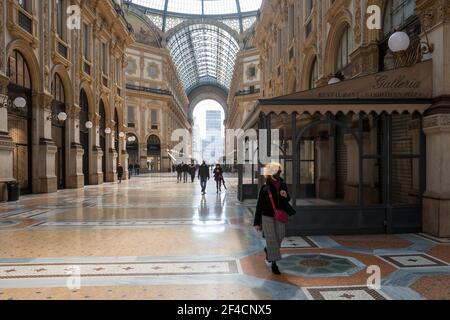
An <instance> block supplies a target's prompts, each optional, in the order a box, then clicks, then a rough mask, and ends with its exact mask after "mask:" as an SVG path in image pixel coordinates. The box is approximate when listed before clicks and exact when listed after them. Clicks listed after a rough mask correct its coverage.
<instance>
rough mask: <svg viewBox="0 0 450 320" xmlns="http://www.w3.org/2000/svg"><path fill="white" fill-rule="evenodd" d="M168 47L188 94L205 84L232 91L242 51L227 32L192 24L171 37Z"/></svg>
mask: <svg viewBox="0 0 450 320" xmlns="http://www.w3.org/2000/svg"><path fill="white" fill-rule="evenodd" d="M167 47H168V49H169V50H170V53H171V56H172V59H173V61H174V63H175V66H176V67H177V70H178V73H179V75H180V78H181V80H182V81H183V84H184V88H185V90H186V92H187V93H188V94H189V93H190V92H191V91H192V90H193V89H195V88H196V87H198V86H200V85H204V84H211V85H217V86H219V87H221V88H222V89H224V90H225V91H228V89H229V87H230V84H231V78H232V76H233V69H234V64H235V61H236V56H237V54H238V52H239V50H240V48H239V44H238V43H237V41H236V40H235V39H234V37H233V36H232V35H231V34H230V33H228V32H227V31H226V30H224V29H222V28H220V27H218V26H216V25H211V24H191V25H188V26H186V27H184V28H183V29H181V30H179V31H178V32H177V33H175V34H174V35H173V36H172V37H170V38H169V39H168V41H167Z"/></svg>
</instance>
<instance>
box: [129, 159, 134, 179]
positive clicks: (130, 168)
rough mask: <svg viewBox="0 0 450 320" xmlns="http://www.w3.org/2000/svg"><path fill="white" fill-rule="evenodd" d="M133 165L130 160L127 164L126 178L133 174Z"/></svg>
mask: <svg viewBox="0 0 450 320" xmlns="http://www.w3.org/2000/svg"><path fill="white" fill-rule="evenodd" d="M133 170H134V165H133V163H131V162H130V164H129V165H128V179H131V176H132V175H133Z"/></svg>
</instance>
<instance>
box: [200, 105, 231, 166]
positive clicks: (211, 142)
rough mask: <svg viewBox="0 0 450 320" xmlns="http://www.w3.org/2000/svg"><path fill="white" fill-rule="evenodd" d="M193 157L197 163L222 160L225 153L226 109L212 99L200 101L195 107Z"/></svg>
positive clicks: (211, 162)
mask: <svg viewBox="0 0 450 320" xmlns="http://www.w3.org/2000/svg"><path fill="white" fill-rule="evenodd" d="M192 114H193V123H194V128H193V140H192V158H193V160H195V162H197V163H202V161H206V163H207V164H215V163H218V162H221V161H222V160H223V157H224V155H225V127H224V119H225V111H224V109H223V107H222V105H221V104H220V103H219V102H218V101H216V100H211V99H206V100H202V101H200V102H199V103H198V104H197V105H195V107H194V109H193V113H192Z"/></svg>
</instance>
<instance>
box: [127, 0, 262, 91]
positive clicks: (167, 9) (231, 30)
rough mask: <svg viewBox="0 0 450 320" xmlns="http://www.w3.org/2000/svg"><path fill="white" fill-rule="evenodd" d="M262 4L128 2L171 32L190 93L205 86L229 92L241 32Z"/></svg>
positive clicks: (235, 0) (238, 0)
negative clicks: (213, 86) (212, 86)
mask: <svg viewBox="0 0 450 320" xmlns="http://www.w3.org/2000/svg"><path fill="white" fill-rule="evenodd" d="M258 2H259V0H256V1H255V0H214V1H212V0H126V1H125V4H126V5H127V4H128V5H129V4H132V5H133V6H134V7H136V8H138V9H139V10H140V11H141V12H143V13H144V14H145V15H147V16H149V17H150V16H152V17H153V20H152V21H153V22H154V23H155V25H157V27H159V28H160V29H161V31H162V32H163V33H165V34H166V36H167V37H168V39H167V48H168V50H169V51H170V53H171V56H172V59H173V62H174V64H175V66H176V68H177V71H178V74H179V77H180V79H181V81H182V82H183V85H184V89H185V91H186V93H187V94H188V95H189V93H190V92H192V91H193V90H194V89H196V88H198V87H199V86H202V85H215V86H217V87H219V88H221V89H222V90H224V91H225V92H228V90H229V88H230V86H231V80H232V76H233V71H234V66H235V62H236V58H237V54H238V52H239V51H240V45H239V42H240V41H241V39H239V37H240V36H239V34H243V33H244V32H245V31H246V30H247V28H248V27H249V26H250V24H252V23H253V22H252V21H253V20H252V19H254V20H256V16H257V14H258V10H259V4H258ZM189 5H190V6H191V7H189ZM242 5H243V7H242ZM255 9H256V10H255ZM177 19H178V20H177ZM175 20H176V21H175ZM169 30H170V32H169Z"/></svg>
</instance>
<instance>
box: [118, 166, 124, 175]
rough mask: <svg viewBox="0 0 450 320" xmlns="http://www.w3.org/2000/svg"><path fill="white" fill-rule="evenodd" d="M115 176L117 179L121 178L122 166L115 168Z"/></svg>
mask: <svg viewBox="0 0 450 320" xmlns="http://www.w3.org/2000/svg"><path fill="white" fill-rule="evenodd" d="M117 175H118V176H119V177H121V176H123V167H122V166H118V167H117Z"/></svg>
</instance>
